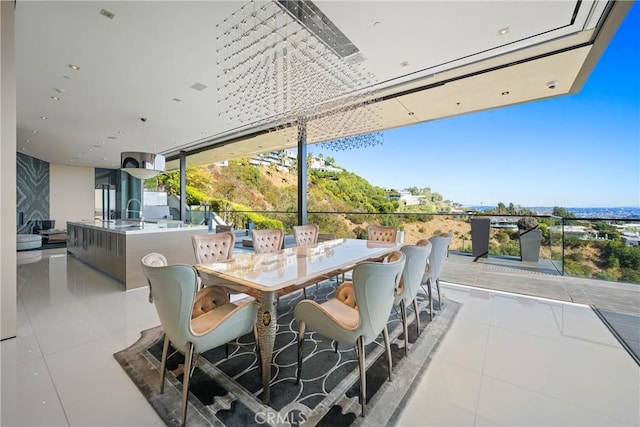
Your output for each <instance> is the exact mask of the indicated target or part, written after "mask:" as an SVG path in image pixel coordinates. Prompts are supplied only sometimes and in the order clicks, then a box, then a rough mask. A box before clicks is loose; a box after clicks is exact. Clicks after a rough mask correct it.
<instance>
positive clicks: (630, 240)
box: [620, 231, 640, 246]
mask: <svg viewBox="0 0 640 427" xmlns="http://www.w3.org/2000/svg"><path fill="white" fill-rule="evenodd" d="M620 237H621V238H622V241H623V242H624V244H625V245H627V246H640V233H638V232H635V233H631V232H628V231H627V232H624V233H622V236H620Z"/></svg>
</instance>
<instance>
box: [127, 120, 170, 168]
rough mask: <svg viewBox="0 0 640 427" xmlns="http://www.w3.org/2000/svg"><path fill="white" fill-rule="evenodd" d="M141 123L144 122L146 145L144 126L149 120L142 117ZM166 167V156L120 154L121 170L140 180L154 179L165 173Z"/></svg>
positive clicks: (133, 152)
mask: <svg viewBox="0 0 640 427" xmlns="http://www.w3.org/2000/svg"><path fill="white" fill-rule="evenodd" d="M140 121H141V122H142V127H143V131H144V134H145V138H144V139H145V144H146V139H147V138H146V128H145V126H144V124H145V123H146V121H147V119H146V118H144V117H141V118H140ZM164 165H165V160H164V156H162V155H160V154H154V153H143V152H140V151H124V152H122V153H121V154H120V170H122V171H125V172H127V173H128V174H129V175H131V176H133V177H135V178H138V179H149V178H153V177H154V176H156V175H158V174H159V173H161V172H164Z"/></svg>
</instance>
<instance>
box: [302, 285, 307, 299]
mask: <svg viewBox="0 0 640 427" xmlns="http://www.w3.org/2000/svg"><path fill="white" fill-rule="evenodd" d="M302 295H303V296H304V299H307V288H302Z"/></svg>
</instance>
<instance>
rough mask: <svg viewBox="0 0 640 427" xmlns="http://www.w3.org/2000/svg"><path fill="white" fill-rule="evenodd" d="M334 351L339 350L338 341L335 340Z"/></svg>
mask: <svg viewBox="0 0 640 427" xmlns="http://www.w3.org/2000/svg"><path fill="white" fill-rule="evenodd" d="M333 352H334V353H337V352H338V341H336V340H333Z"/></svg>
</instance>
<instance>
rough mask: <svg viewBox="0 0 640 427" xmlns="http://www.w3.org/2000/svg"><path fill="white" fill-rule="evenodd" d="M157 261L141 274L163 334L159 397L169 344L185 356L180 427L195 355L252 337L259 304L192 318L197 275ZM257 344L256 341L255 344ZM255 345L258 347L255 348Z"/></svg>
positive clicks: (144, 266)
mask: <svg viewBox="0 0 640 427" xmlns="http://www.w3.org/2000/svg"><path fill="white" fill-rule="evenodd" d="M157 259H158V258H157V257H150V258H147V261H148V263H144V262H142V270H143V272H144V274H145V276H146V277H147V279H148V281H149V284H150V286H151V294H152V297H153V304H154V306H155V307H156V311H157V313H158V317H159V318H160V324H161V325H162V330H163V331H164V334H165V336H164V345H163V347H162V359H161V361H160V393H164V383H165V371H166V363H167V353H168V351H169V344H170V343H171V344H173V346H174V347H175V348H176V349H179V350H181V351H183V352H184V355H185V362H184V378H183V380H182V383H183V385H182V425H183V426H184V425H185V424H186V421H187V405H188V398H189V379H190V377H191V374H192V373H193V370H192V367H193V366H194V363H193V362H194V360H193V359H194V355H195V357H197V356H198V355H199V354H200V353H202V352H204V351H207V350H210V349H213V348H216V347H218V346H221V345H223V344H226V343H228V342H229V341H232V340H235V339H237V338H239V337H241V336H243V335H245V334H248V333H251V332H253V333H254V337H255V334H256V332H255V322H256V312H257V310H258V303H257V302H255V301H244V302H243V303H241V304H239V305H236V304H234V303H226V304H223V305H220V306H218V307H216V308H214V309H213V310H211V311H209V312H207V313H205V314H203V315H202V316H198V317H195V318H193V316H192V313H193V307H194V302H195V295H196V290H197V286H198V274H197V272H196V270H195V268H193V267H192V266H190V265H168V266H163V265H153V261H154V260H157ZM257 342H258V341H257V340H256V343H257ZM256 345H257V344H256Z"/></svg>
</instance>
